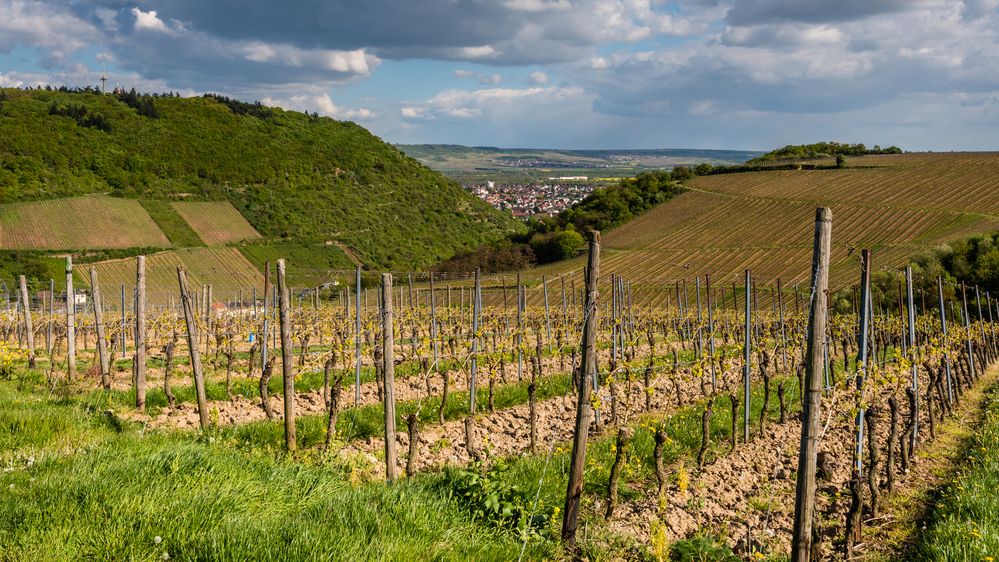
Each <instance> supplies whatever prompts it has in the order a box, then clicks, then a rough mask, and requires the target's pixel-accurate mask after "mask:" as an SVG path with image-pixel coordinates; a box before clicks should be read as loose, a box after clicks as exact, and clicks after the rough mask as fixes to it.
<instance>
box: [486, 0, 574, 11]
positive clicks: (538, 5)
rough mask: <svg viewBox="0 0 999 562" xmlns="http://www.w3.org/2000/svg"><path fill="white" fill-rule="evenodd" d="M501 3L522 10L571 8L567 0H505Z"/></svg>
mask: <svg viewBox="0 0 999 562" xmlns="http://www.w3.org/2000/svg"><path fill="white" fill-rule="evenodd" d="M503 5H504V6H506V7H507V8H510V9H511V10H520V11H522V12H545V11H548V10H557V11H564V10H570V9H572V4H571V3H570V2H569V0H506V1H505V2H503Z"/></svg>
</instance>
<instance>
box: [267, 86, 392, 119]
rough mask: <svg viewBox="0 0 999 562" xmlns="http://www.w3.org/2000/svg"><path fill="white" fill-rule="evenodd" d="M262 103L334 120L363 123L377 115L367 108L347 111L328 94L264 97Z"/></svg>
mask: <svg viewBox="0 0 999 562" xmlns="http://www.w3.org/2000/svg"><path fill="white" fill-rule="evenodd" d="M260 103H262V104H264V105H266V106H269V107H280V108H282V109H290V110H294V111H302V112H306V113H310V112H315V113H319V114H320V115H325V116H326V117H333V118H334V119H343V120H352V121H361V120H365V119H372V118H374V117H376V116H377V114H376V113H375V112H374V111H372V110H370V109H367V108H363V107H362V108H357V109H346V108H343V107H340V106H338V105H337V104H336V103H334V102H333V98H331V97H330V95H329V94H326V93H313V94H293V95H290V96H288V97H287V98H275V97H271V96H267V97H264V98H262V99H261V100H260Z"/></svg>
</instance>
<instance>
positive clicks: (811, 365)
mask: <svg viewBox="0 0 999 562" xmlns="http://www.w3.org/2000/svg"><path fill="white" fill-rule="evenodd" d="M831 240H832V211H831V210H829V208H827V207H820V208H818V209H816V211H815V241H814V248H813V250H812V283H811V286H812V295H811V304H810V306H809V311H810V312H809V314H808V335H807V337H808V344H807V349H806V352H805V384H806V387H805V403H804V410H803V412H802V424H801V444H800V447H799V450H798V481H797V486H796V488H795V499H794V529H793V532H792V538H791V560H792V562H809V561H810V560H811V554H812V517H813V514H814V512H815V472H816V464H817V461H818V440H819V433H820V432H821V425H822V420H821V419H820V418H819V408H820V405H821V400H822V374H823V367H824V364H825V359H824V350H823V342H824V341H825V333H826V310H827V306H826V301H827V299H828V295H827V294H826V291H827V289H828V287H829V248H830V242H831ZM780 390H783V387H781V389H780ZM781 394H783V392H781ZM782 411H783V410H782Z"/></svg>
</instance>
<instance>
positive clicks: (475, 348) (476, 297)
mask: <svg viewBox="0 0 999 562" xmlns="http://www.w3.org/2000/svg"><path fill="white" fill-rule="evenodd" d="M481 313H482V279H481V272H480V270H479V268H475V292H474V293H473V294H472V358H471V377H470V378H469V383H468V386H469V388H468V412H469V413H470V414H474V413H475V382H476V380H475V379H476V376H477V375H478V354H479V315H480V314H481Z"/></svg>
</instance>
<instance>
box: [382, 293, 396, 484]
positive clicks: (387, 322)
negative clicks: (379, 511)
mask: <svg viewBox="0 0 999 562" xmlns="http://www.w3.org/2000/svg"><path fill="white" fill-rule="evenodd" d="M382 362H383V368H382V373H383V376H384V377H385V382H384V384H385V479H386V480H387V481H388V482H389V483H392V482H394V481H395V479H396V452H395V339H394V335H393V327H392V274H391V273H382Z"/></svg>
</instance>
